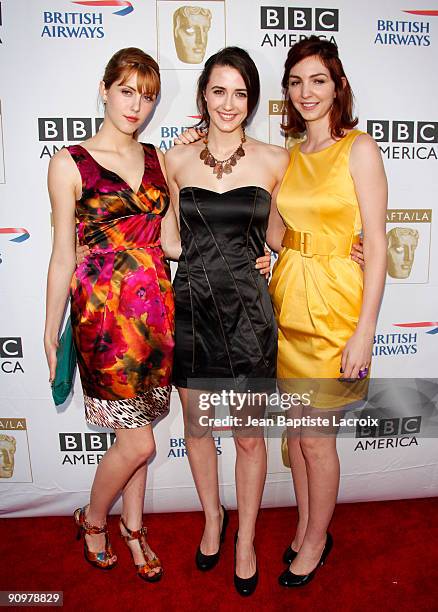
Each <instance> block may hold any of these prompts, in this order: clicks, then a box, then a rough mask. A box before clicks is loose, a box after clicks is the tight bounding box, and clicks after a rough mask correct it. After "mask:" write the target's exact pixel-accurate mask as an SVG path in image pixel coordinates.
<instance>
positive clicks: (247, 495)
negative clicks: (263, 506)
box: [234, 434, 266, 578]
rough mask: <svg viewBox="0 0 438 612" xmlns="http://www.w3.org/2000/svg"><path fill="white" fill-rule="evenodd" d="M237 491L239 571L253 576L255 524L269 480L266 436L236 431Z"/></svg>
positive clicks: (244, 574)
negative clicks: (254, 435) (240, 434)
mask: <svg viewBox="0 0 438 612" xmlns="http://www.w3.org/2000/svg"><path fill="white" fill-rule="evenodd" d="M234 442H235V444H236V454H237V456H236V493H237V509H238V512H239V538H238V540H237V548H236V573H237V575H238V576H239V577H240V578H250V577H251V576H253V575H254V573H255V571H256V555H255V550H254V544H253V543H254V536H255V524H256V520H257V515H258V511H259V508H260V503H261V500H262V494H263V487H264V484H265V479H266V445H265V440H264V438H263V436H262V435H261V436H260V437H257V438H247V437H244V436H239V435H237V434H235V436H234Z"/></svg>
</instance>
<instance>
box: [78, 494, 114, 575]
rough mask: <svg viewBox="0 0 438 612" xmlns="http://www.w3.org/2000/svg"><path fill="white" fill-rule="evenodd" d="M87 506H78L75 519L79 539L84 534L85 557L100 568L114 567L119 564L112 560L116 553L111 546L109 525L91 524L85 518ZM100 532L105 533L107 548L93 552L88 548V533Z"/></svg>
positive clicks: (95, 533)
mask: <svg viewBox="0 0 438 612" xmlns="http://www.w3.org/2000/svg"><path fill="white" fill-rule="evenodd" d="M85 508H86V507H85V506H84V507H83V508H77V509H76V510H75V511H74V514H73V516H74V520H75V523H76V525H77V527H78V533H77V536H76V539H77V540H80V539H81V536H84V557H85V560H86V561H88V563H91V565H93V566H94V567H97V568H99V569H105V570H107V569H112V568H113V567H115V565H117V561H114V562H112V563H111V562H110V559H111V558H112V557H113V556H114V553H113V551H112V548H111V544H110V542H109V535H108V527H107V525H106V524H105V525H103V527H98V526H96V525H91V524H90V523H88V522H87V521H86V520H85ZM99 533H104V534H105V550H104V551H102V552H91V550H89V548H88V544H87V540H86V539H85V536H86V535H97V534H99Z"/></svg>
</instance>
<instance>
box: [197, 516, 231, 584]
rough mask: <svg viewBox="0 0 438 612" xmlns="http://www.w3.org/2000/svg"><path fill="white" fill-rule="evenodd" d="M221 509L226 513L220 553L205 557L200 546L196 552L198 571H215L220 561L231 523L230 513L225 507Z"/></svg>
mask: <svg viewBox="0 0 438 612" xmlns="http://www.w3.org/2000/svg"><path fill="white" fill-rule="evenodd" d="M221 508H222V510H223V512H224V517H223V519H222V528H221V534H220V540H219V549H218V551H217V552H216V553H214V554H212V555H204V553H203V552H201V547H200V546H198V550H197V551H196V555H195V563H196V567H197V568H198V570H201V572H207V571H208V570H211V569H213V568H214V566H215V565H216V564H217V562H218V561H219V556H220V552H221V545H222V544H223V543H224V540H225V534H226V532H227V527H228V522H229V517H228V512H227V511H226V510H225V508H224V507H223V506H221Z"/></svg>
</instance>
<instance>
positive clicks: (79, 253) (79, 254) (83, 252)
mask: <svg viewBox="0 0 438 612" xmlns="http://www.w3.org/2000/svg"><path fill="white" fill-rule="evenodd" d="M89 254H90V249H89V247H87V245H86V244H84V245H82V246H81V245H79V244H76V265H77V266H79V265H80V264H81V263H82V262H83V261H85V258H86V257H88V255H89Z"/></svg>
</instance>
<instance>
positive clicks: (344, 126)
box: [267, 36, 387, 587]
mask: <svg viewBox="0 0 438 612" xmlns="http://www.w3.org/2000/svg"><path fill="white" fill-rule="evenodd" d="M282 86H283V90H284V94H285V116H284V125H283V127H284V129H285V131H286V133H287V134H288V135H291V136H293V137H298V135H299V134H302V133H303V132H305V134H306V139H305V141H303V142H298V143H297V144H295V146H293V148H292V150H291V152H290V163H289V167H288V169H287V171H286V174H285V176H284V179H283V182H282V185H281V188H280V191H279V193H278V196H277V209H275V208H273V211H272V213H271V218H270V222H269V228H268V236H267V241H268V244H269V245H270V246H271V248H273V249H274V250H276V251H279V258H278V261H277V263H276V265H275V267H274V270H273V275H272V280H271V284H270V293H271V297H272V300H273V304H274V311H275V314H276V318H277V323H278V331H279V342H278V362H277V378H278V379H279V382H280V388H281V386H282V384H283V386H285V388H287V387H288V386H289V387H290V388H293V387H294V381H293V380H290V379H326V380H325V381H321V384H320V389H322V391H321V392H320V393H319V394H317V396H316V399H315V400H314V401H313V400H312V405H313V407H314V408H315V409H324V410H325V413H324V414H325V415H326V414H327V413H328V411H329V410H330V409H334V408H339V407H341V406H345V405H346V404H347V403H348V401H351V399H352V398H354V391H353V392H352V393H351V392H350V393H348V391H349V390H351V389H354V388H355V386H353V387H351V386H349V383H347V382H346V381H345V379H349V380H350V381H351V380H355V379H362V378H365V377H366V376H367V374H368V368H369V366H370V361H371V354H372V346H373V338H374V332H375V326H376V320H377V315H378V311H379V306H380V301H381V298H382V293H383V288H384V283H385V275H386V236H385V218H386V202H387V184H386V177H385V172H384V168H383V163H382V159H381V156H380V152H379V149H378V147H377V145H376V143H375V142H374V140H373V139H372V138H371V137H370V136H368V134H365V133H363V132H361V131H359V130H357V129H355V126H356V125H357V119H354V118H353V115H352V98H353V96H352V91H351V88H350V85H349V83H348V80H347V78H346V76H345V73H344V70H343V67H342V64H341V61H340V59H339V57H338V50H337V47H336V46H335V45H333V44H332V43H330V42H328V41H326V40H320V39H319V38H317V37H316V36H311V37H309V38H307V39H304V40H302V41H300V42H299V43H297V44H295V45H294V46H293V47H292V48H291V49H290V51H289V53H288V56H287V60H286V63H285V71H284V76H283V80H282ZM360 234H362V235H363V250H364V258H365V261H366V265H365V270H364V272H363V273H362V271H361V269H360V267H359V266H358V265H357V264H356V263H354V261H352V260H351V258H350V250H351V246H352V244H353V243H354V242H356V241H357V240H358V239H359V235H360ZM338 378H339V379H344V381H342V380H341V381H338ZM282 381H283V383H282ZM288 381H289V385H288V384H287V382H288ZM296 382H297V381H296ZM327 383H328V384H327ZM355 385H357V383H355ZM349 396H350V397H349ZM301 414H303V413H301ZM321 433H322V434H323V435H320V434H321ZM326 433H327V435H324V431H321V430H320V431H318V432H316V431H314V432H313V434H312V432H309V431H307V432H306V431H305V428H304V427H303V428H302V431H301V433H300V432H299V433H298V434H297V432H296V431H295V432H292V431H291V432H288V450H289V459H290V464H291V467H292V477H293V482H294V488H295V494H296V499H297V504H298V514H299V519H298V525H297V529H296V533H295V536H294V538H293V540H292V544H291V546H290V547H289V546H288V548H287V549H286V552H285V555H284V561H285V562H286V563H287V564H288V565H290V567H288V568H287V569H286V570H285V571H284V572H283V573H282V574H281V576H280V578H279V582H280V584H281V585H282V586H288V587H289V586H290V587H293V586H302V585H304V584H306V583H307V582H309V581H310V580H311V579H312V578H313V576H314V574H315V572H316V570H317V568H318V567H319V566H320V565H322V564H323V563H324V561H325V559H326V557H327V555H328V553H329V552H330V549H331V547H332V544H333V540H332V537H331V535H330V534H329V533H328V532H327V528H328V525H329V522H330V520H331V517H332V514H333V511H334V508H335V504H336V498H337V494H338V488H339V459H338V455H337V451H336V435H334V430H333V429H332V430H331V435H330V432H329V431H328V430H327V432H326ZM318 434H319V435H318Z"/></svg>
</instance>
